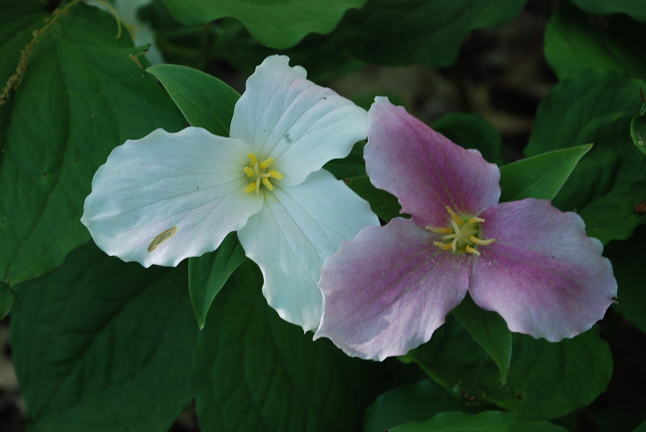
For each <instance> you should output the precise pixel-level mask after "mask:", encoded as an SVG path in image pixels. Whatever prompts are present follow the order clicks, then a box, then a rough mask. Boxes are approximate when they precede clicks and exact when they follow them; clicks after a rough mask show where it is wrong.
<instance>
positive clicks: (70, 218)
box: [0, 0, 183, 285]
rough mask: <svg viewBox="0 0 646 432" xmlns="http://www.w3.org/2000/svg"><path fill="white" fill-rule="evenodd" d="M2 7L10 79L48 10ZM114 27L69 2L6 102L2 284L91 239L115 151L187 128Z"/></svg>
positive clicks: (2, 71)
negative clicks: (102, 182) (159, 132)
mask: <svg viewBox="0 0 646 432" xmlns="http://www.w3.org/2000/svg"><path fill="white" fill-rule="evenodd" d="M2 7H3V11H2V13H0V36H1V35H5V36H6V35H8V34H10V36H9V37H8V39H5V38H4V37H3V45H1V46H0V82H1V83H2V85H4V83H5V81H6V80H7V79H8V77H9V74H11V73H12V70H13V68H14V67H15V65H16V61H17V58H18V53H19V51H20V50H21V49H22V48H23V47H24V45H25V44H26V43H27V41H28V40H29V38H30V35H31V32H32V31H33V29H34V28H35V27H36V26H41V25H43V17H44V16H45V13H44V9H43V8H44V6H41V2H38V1H36V0H31V1H22V0H10V1H9V2H8V4H3V6H2ZM5 7H6V8H7V9H6V10H7V11H9V12H5V9H4V8H5ZM17 11H21V14H18V12H17ZM14 12H15V13H14ZM22 13H24V14H22ZM115 33H116V26H115V22H114V19H113V18H112V17H111V16H110V15H108V14H106V13H103V12H101V11H99V10H97V9H96V8H91V7H88V6H85V5H83V4H77V5H75V6H73V7H72V8H71V9H70V10H68V11H67V12H66V13H65V14H64V15H62V17H61V18H60V20H59V21H58V22H57V23H56V24H55V25H54V27H53V28H52V30H51V31H49V32H48V33H46V34H45V35H44V36H43V37H42V39H41V40H40V42H39V43H38V45H36V47H35V48H34V51H33V53H32V55H31V58H30V61H29V67H28V68H27V70H26V72H25V74H24V77H23V81H22V84H21V86H20V87H19V89H18V91H17V92H15V94H13V95H12V96H11V97H10V98H9V100H8V102H7V103H6V104H4V105H3V106H1V107H0V149H2V152H0V238H2V247H1V248H0V282H5V283H8V284H10V285H14V284H16V283H19V282H21V281H24V280H28V279H30V278H33V277H36V276H38V275H40V274H42V273H44V272H45V271H48V270H51V269H53V268H55V267H57V266H58V265H60V264H61V263H62V262H63V260H64V259H65V256H66V255H67V253H68V252H69V251H70V250H72V249H74V248H76V247H77V246H79V245H81V244H82V243H84V242H85V241H87V240H88V239H89V234H88V232H87V230H86V229H85V227H83V225H81V223H80V218H81V214H82V208H83V200H84V199H85V197H86V196H87V195H88V194H89V192H90V185H91V181H92V176H93V174H94V172H95V171H96V169H97V168H98V167H99V165H101V164H102V163H104V162H105V160H106V158H107V156H108V154H109V153H110V151H111V150H112V148H114V147H115V146H116V145H118V144H121V143H123V142H124V141H125V140H126V139H129V138H140V137H142V136H144V135H146V134H147V133H149V132H150V131H152V130H153V129H156V128H160V127H163V128H166V129H170V130H176V129H178V128H180V127H181V125H182V124H183V122H182V118H181V116H180V114H179V112H178V111H177V110H176V109H175V107H174V106H173V104H172V102H171V100H170V99H169V98H168V96H167V95H166V94H165V93H164V91H163V90H162V89H161V88H159V85H158V84H157V83H156V82H155V80H154V79H153V78H152V77H148V76H146V74H145V73H144V72H143V71H142V70H141V68H140V67H139V65H138V64H137V63H136V62H135V61H134V60H133V59H132V58H131V55H133V54H136V52H135V50H134V48H133V47H132V46H131V43H130V41H129V40H127V39H126V38H125V37H124V38H121V39H115ZM4 41H7V43H4Z"/></svg>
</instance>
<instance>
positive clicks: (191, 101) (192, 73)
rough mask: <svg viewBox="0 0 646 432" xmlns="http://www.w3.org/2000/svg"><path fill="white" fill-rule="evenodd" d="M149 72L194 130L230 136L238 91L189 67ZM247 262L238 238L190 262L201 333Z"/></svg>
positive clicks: (232, 237)
mask: <svg viewBox="0 0 646 432" xmlns="http://www.w3.org/2000/svg"><path fill="white" fill-rule="evenodd" d="M147 71H148V72H149V73H151V74H152V75H154V76H155V77H156V78H157V79H158V80H159V82H161V83H162V85H163V86H164V88H165V89H166V91H167V92H168V94H169V95H170V97H171V98H172V99H173V101H174V102H175V104H176V105H177V107H178V108H179V110H180V111H181V112H182V114H183V115H184V118H186V120H187V121H188V122H189V124H190V125H191V126H198V127H203V128H205V129H206V130H208V131H209V132H211V133H213V134H215V135H220V136H229V125H230V124H231V118H232V117H233V108H234V106H235V103H236V101H237V100H238V98H239V97H240V95H239V94H238V93H237V92H236V91H235V90H233V89H232V88H231V87H229V86H228V85H227V84H226V83H224V82H222V81H220V80H219V79H218V78H216V77H214V76H212V75H208V74H205V73H204V72H202V71H199V70H197V69H193V68H189V67H186V66H177V65H168V64H164V65H157V66H151V67H149V68H148V69H147ZM243 260H244V251H243V250H242V248H241V247H240V245H239V243H238V239H237V237H236V236H235V235H234V234H230V235H229V236H228V237H227V238H226V239H225V240H224V241H223V242H222V243H221V244H220V247H219V248H218V250H217V251H215V252H212V253H208V254H206V255H203V256H201V257H199V258H190V259H189V260H188V262H189V266H188V268H189V291H190V293H191V303H192V304H193V312H194V313H195V319H196V320H197V324H198V326H199V328H200V329H202V328H204V324H205V320H206V317H207V315H208V313H209V309H210V307H211V303H212V302H213V299H214V298H215V296H217V295H218V293H219V292H220V290H221V289H222V287H223V286H224V284H225V283H226V281H227V280H228V279H229V276H231V274H232V273H233V272H234V270H235V269H236V268H238V266H239V265H240V264H241V263H242V261H243Z"/></svg>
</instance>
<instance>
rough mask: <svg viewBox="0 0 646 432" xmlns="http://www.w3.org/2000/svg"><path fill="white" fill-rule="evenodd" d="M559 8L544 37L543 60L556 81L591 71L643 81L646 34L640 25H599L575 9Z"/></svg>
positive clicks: (621, 20)
mask: <svg viewBox="0 0 646 432" xmlns="http://www.w3.org/2000/svg"><path fill="white" fill-rule="evenodd" d="M562 6H563V7H561V8H559V11H558V12H557V13H555V14H554V16H553V17H552V19H551V20H550V22H549V24H548V26H547V31H546V33H545V57H546V58H547V61H548V62H549V63H550V65H551V66H552V68H553V69H554V71H555V72H556V74H557V75H558V77H559V79H561V80H564V79H566V78H570V77H574V76H576V75H579V74H581V73H583V72H585V71H587V70H590V69H604V70H607V71H610V72H615V73H617V74H621V75H627V76H632V77H635V78H644V77H646V58H644V56H643V54H642V52H643V47H644V44H646V33H645V32H644V31H643V27H642V25H640V24H638V23H636V22H635V21H633V20H631V19H630V18H628V17H624V16H615V17H613V18H612V19H609V20H605V22H603V23H599V22H598V21H593V20H590V18H589V16H587V15H585V14H584V13H582V12H580V11H578V10H577V9H575V8H574V7H568V6H567V5H566V4H563V5H562Z"/></svg>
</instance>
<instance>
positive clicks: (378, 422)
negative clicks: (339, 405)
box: [363, 380, 475, 432]
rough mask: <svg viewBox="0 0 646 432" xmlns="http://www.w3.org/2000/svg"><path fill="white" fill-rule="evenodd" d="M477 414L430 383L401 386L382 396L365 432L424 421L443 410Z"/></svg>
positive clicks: (370, 412) (368, 417)
mask: <svg viewBox="0 0 646 432" xmlns="http://www.w3.org/2000/svg"><path fill="white" fill-rule="evenodd" d="M457 410H466V411H470V412H471V411H475V408H473V407H471V406H470V405H468V404H467V403H466V402H465V401H461V400H459V399H458V398H456V397H454V396H453V395H451V394H450V393H449V392H447V391H446V390H444V389H443V388H442V387H440V386H439V385H437V384H435V383H433V382H432V381H430V380H422V381H419V382H416V383H413V384H409V385H405V386H402V387H397V388H395V389H393V390H389V391H387V392H385V393H383V394H381V395H379V397H378V398H377V399H376V400H375V401H374V402H373V404H372V405H370V407H368V409H367V410H366V418H365V422H364V425H363V431H364V432H383V431H385V430H389V429H390V428H392V427H394V426H397V425H400V424H402V423H406V422H411V421H422V420H426V419H428V418H429V417H430V416H433V415H435V414H438V413H440V412H442V411H457Z"/></svg>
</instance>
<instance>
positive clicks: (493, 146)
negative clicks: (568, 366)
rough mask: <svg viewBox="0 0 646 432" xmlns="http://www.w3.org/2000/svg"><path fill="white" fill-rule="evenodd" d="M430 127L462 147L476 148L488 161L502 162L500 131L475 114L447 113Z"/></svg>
mask: <svg viewBox="0 0 646 432" xmlns="http://www.w3.org/2000/svg"><path fill="white" fill-rule="evenodd" d="M431 127H432V128H433V129H435V130H436V131H438V132H440V133H441V134H443V135H444V136H446V137H447V138H449V139H450V140H451V141H453V142H454V143H456V144H459V145H461V146H462V147H464V148H469V149H476V150H478V151H480V153H482V156H483V157H484V158H485V159H486V160H488V161H489V162H494V163H501V162H502V138H501V137H500V133H498V131H497V130H496V129H495V128H494V127H493V126H491V124H489V122H487V121H486V120H485V119H483V118H482V117H480V116H479V115H477V114H466V113H459V112H455V113H448V114H445V115H443V116H442V117H440V118H438V119H436V120H435V121H434V122H433V123H432V124H431Z"/></svg>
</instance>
